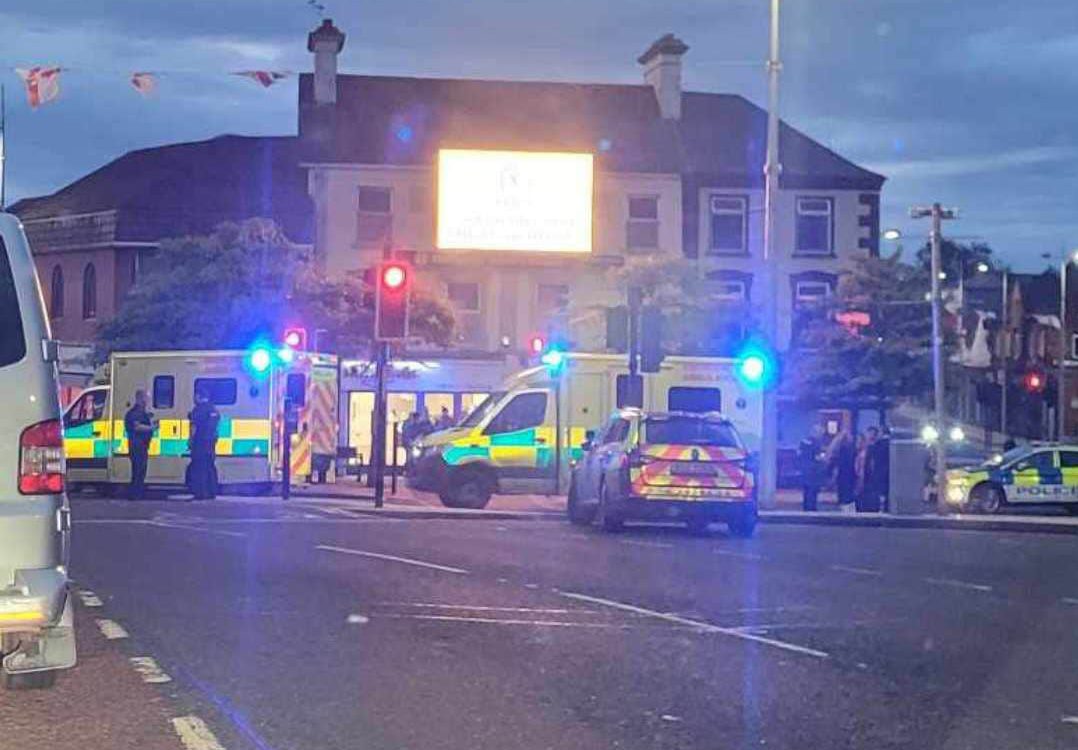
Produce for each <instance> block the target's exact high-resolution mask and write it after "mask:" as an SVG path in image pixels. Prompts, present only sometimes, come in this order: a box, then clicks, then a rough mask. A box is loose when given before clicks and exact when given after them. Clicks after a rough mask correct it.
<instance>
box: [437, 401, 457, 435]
mask: <svg viewBox="0 0 1078 750" xmlns="http://www.w3.org/2000/svg"><path fill="white" fill-rule="evenodd" d="M452 426H453V417H452V416H451V415H450V414H449V408H448V407H446V406H443V407H442V413H441V414H439V415H438V421H437V422H435V423H434V428H435V429H436V430H448V429H449V428H450V427H452Z"/></svg>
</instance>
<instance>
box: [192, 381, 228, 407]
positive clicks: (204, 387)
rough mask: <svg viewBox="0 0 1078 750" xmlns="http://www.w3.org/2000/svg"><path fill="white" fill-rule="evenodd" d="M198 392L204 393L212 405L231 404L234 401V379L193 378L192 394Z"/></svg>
mask: <svg viewBox="0 0 1078 750" xmlns="http://www.w3.org/2000/svg"><path fill="white" fill-rule="evenodd" d="M199 392H203V393H205V394H206V397H207V398H209V400H210V403H211V404H213V405H214V406H232V404H234V403H236V379H235V378H195V387H194V389H193V393H192V396H193V395H194V394H197V393H199Z"/></svg>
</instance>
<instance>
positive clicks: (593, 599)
mask: <svg viewBox="0 0 1078 750" xmlns="http://www.w3.org/2000/svg"><path fill="white" fill-rule="evenodd" d="M559 593H561V595H562V596H565V597H568V598H570V599H574V600H576V601H580V602H589V603H591V604H601V605H603V606H606V607H612V608H613V609H620V610H622V611H623V612H633V613H635V614H638V615H646V616H648V617H654V618H657V619H659V620H666V621H667V622H673V623H677V624H678V625H685V626H687V627H690V628H693V629H695V630H698V631H700V632H701V633H716V634H719V635H728V636H730V637H732V638H741V639H742V640H746V641H752V642H754V643H761V644H763V645H765V646H772V647H774V648H778V649H782V650H784V651H792V652H794V653H797V654H804V655H805V656H814V657H816V658H817V659H826V658H828V656H829V654H828V653H827V652H826V651H817V650H816V649H814V648H807V647H805V646H798V645H797V644H796V643H787V642H786V641H780V640H776V639H774V638H765V637H763V636H759V635H754V634H752V633H743V632H741V631H740V630H736V629H732V628H723V627H719V626H718V625H712V624H711V623H709V622H700V621H699V620H690V619H688V618H685V617H679V616H677V615H671V614H667V613H665V612H656V611H655V610H653V609H645V608H644V607H637V606H635V605H633V604H625V603H624V602H618V601H614V600H613V599H601V598H599V597H597V596H588V595H587V594H575V593H573V592H571V591H562V592H559Z"/></svg>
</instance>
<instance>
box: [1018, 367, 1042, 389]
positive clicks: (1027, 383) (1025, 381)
mask: <svg viewBox="0 0 1078 750" xmlns="http://www.w3.org/2000/svg"><path fill="white" fill-rule="evenodd" d="M1044 384H1045V383H1044V376H1043V375H1042V374H1041V373H1039V372H1037V371H1036V370H1032V371H1030V372H1027V373H1026V374H1025V376H1024V377H1023V378H1022V387H1023V388H1025V389H1026V390H1027V391H1029V392H1030V393H1040V392H1041V391H1043V390H1044Z"/></svg>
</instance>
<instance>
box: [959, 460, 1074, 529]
mask: <svg viewBox="0 0 1078 750" xmlns="http://www.w3.org/2000/svg"><path fill="white" fill-rule="evenodd" d="M946 501H947V504H948V505H950V506H952V507H955V508H956V509H959V510H973V511H978V512H981V513H999V512H1001V511H1002V510H1003V509H1004V508H1006V507H1007V506H1009V505H1047V504H1052V505H1059V506H1061V507H1063V508H1065V509H1066V510H1067V511H1068V512H1070V513H1075V514H1078V444H1066V445H1023V446H1019V447H1017V448H1014V449H1013V450H1010V451H1008V452H1006V453H1004V454H1003V455H1001V456H996V457H994V458H993V459H990V460H989V461H987V462H986V463H984V464H981V465H979V466H971V467H967V468H964V469H953V470H951V471H948V472H947V494H946Z"/></svg>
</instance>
